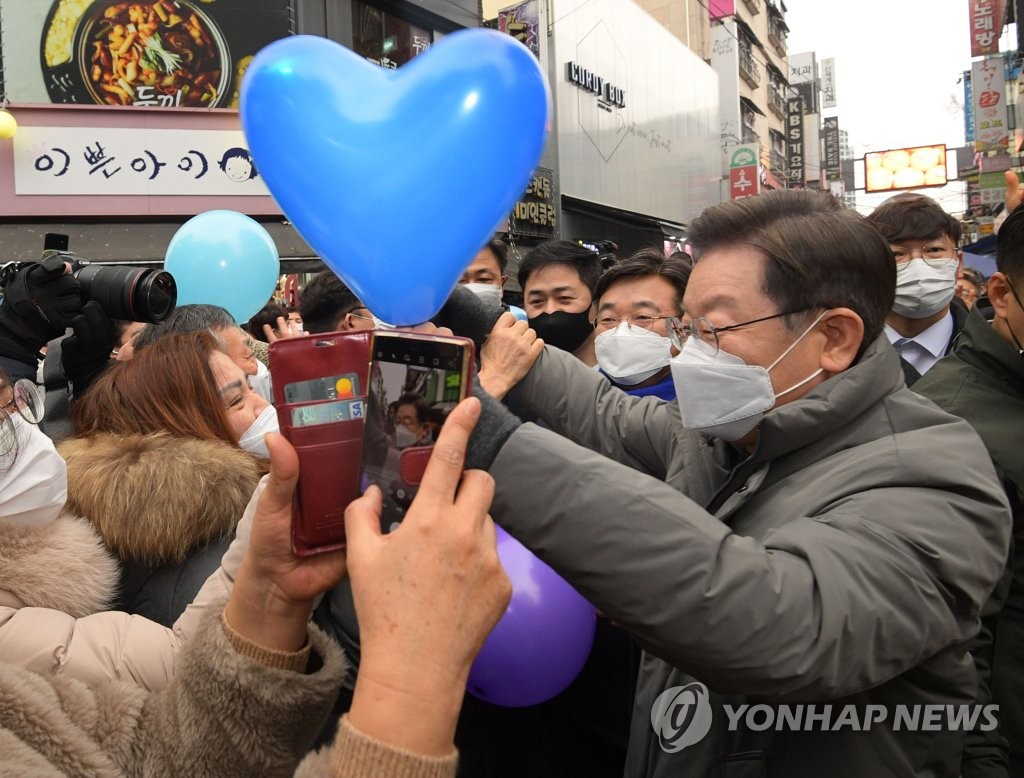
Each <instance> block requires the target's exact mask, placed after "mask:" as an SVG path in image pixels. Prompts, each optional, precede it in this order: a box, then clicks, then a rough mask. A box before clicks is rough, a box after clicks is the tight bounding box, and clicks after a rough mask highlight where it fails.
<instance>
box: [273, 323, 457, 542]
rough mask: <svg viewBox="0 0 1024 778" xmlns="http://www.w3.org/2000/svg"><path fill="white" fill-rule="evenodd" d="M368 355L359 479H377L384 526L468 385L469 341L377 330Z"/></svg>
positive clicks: (397, 515) (395, 519) (398, 516)
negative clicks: (367, 379)
mask: <svg viewBox="0 0 1024 778" xmlns="http://www.w3.org/2000/svg"><path fill="white" fill-rule="evenodd" d="M370 355H371V360H370V369H369V384H368V389H367V397H366V415H365V420H364V427H363V447H362V448H363V452H362V453H363V463H362V473H361V483H360V487H361V490H362V491H365V490H366V488H367V487H368V486H369V485H370V484H377V486H379V487H380V489H381V492H382V493H383V498H384V499H383V503H384V504H383V510H382V512H381V529H382V530H383V531H384V532H389V531H391V530H392V529H393V528H394V527H396V526H397V525H398V524H400V523H401V521H402V518H403V517H404V516H405V512H406V511H407V510H408V508H409V506H410V504H411V503H412V500H413V498H414V497H415V496H416V491H417V488H418V486H419V483H420V479H421V478H422V477H423V472H424V470H425V468H426V463H427V460H428V459H429V458H430V454H431V452H432V450H433V445H434V441H435V440H436V437H437V434H438V432H439V431H440V429H441V427H442V426H443V424H444V420H445V418H446V417H447V415H448V413H449V412H450V411H451V410H452V409H453V408H454V407H455V406H456V405H458V403H459V401H460V400H462V399H464V398H465V397H468V396H469V394H470V393H471V390H472V381H473V365H474V349H473V341H472V340H470V339H468V338H458V337H453V336H443V335H421V334H417V333H412V332H402V331H400V330H395V331H376V332H374V333H373V336H372V339H371V342H370ZM275 380H276V378H275Z"/></svg>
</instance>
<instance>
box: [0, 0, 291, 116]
mask: <svg viewBox="0 0 1024 778" xmlns="http://www.w3.org/2000/svg"><path fill="white" fill-rule="evenodd" d="M289 5H290V4H289V2H288V0H217V2H212V3H211V2H198V0H175V2H167V0H164V1H163V2H161V1H160V0H138V1H137V2H120V3H113V2H88V0H33V1H32V2H26V0H0V31H2V36H3V40H2V44H3V45H2V49H3V52H4V86H5V88H6V93H7V94H6V96H7V99H8V100H10V101H11V102H18V103H85V104H92V105H138V106H148V107H161V108H177V107H182V108H236V107H237V106H238V88H239V85H240V84H241V80H242V73H243V72H244V71H245V68H246V67H247V66H248V64H249V62H251V61H252V58H253V56H254V55H255V54H256V52H258V51H259V50H260V49H262V48H263V47H264V46H266V45H267V44H268V43H271V42H272V41H274V40H277V39H278V38H284V37H286V36H287V35H289V34H290V33H291V32H292V31H293V30H292V28H291V21H290V14H289V10H288V8H289Z"/></svg>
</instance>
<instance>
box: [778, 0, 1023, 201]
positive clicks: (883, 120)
mask: <svg viewBox="0 0 1024 778" xmlns="http://www.w3.org/2000/svg"><path fill="white" fill-rule="evenodd" d="M782 2H784V3H785V6H786V9H787V11H786V24H787V25H788V26H789V29H790V32H789V39H788V49H789V53H790V55H793V54H799V53H801V52H805V51H814V52H815V53H816V55H817V59H818V62H819V66H820V62H821V60H822V59H826V58H828V57H835V60H836V102H837V106H836V108H835V109H834V110H833V109H825V110H824V111H823V115H824V116H838V117H839V127H840V129H844V130H847V131H848V132H849V134H850V144H851V146H852V147H853V151H854V155H855V156H856V157H857V158H860V157H862V156H863V155H864V152H865V151H884V150H886V149H894V148H901V147H906V146H925V145H930V144H935V143H945V144H946V145H947V147H949V148H955V147H958V146H962V145H963V144H964V117H963V99H964V92H963V84H961V83H958V82H959V81H960V79H961V76H962V75H963V72H964V71H965V70H969V69H970V66H971V45H970V35H969V27H968V0H860V2H858V3H836V2H829V1H828V0H782ZM1012 29H1013V28H1012V27H1011V28H1010V30H1011V31H1012ZM1015 46H1016V43H1015V38H1014V37H1011V36H1009V35H1007V36H1004V38H1003V46H1002V49H1004V50H1005V49H1007V48H1015ZM861 176H862V171H861V173H860V174H858V185H861V186H863V182H862V181H861V180H860V179H861ZM923 193H925V194H928V195H930V196H932V197H934V198H935V199H937V200H939V201H940V202H941V203H942V205H943V207H944V208H945V209H946V210H947V211H949V212H950V213H954V214H959V213H960V212H962V211H963V209H964V196H963V184H962V183H956V184H952V185H949V186H946V187H943V188H941V189H926V190H923ZM885 197H886V196H884V195H882V196H878V195H875V196H870V195H864V193H863V192H858V193H857V209H858V210H859V211H861V212H862V213H867V212H868V211H870V210H871V208H872V207H874V205H876V204H877V203H878V202H880V201H881V200H884V199H885Z"/></svg>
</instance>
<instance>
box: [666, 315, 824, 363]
mask: <svg viewBox="0 0 1024 778" xmlns="http://www.w3.org/2000/svg"><path fill="white" fill-rule="evenodd" d="M818 307H820V306H817V305H812V306H810V307H808V308H800V309H798V310H795V311H783V312H782V313H773V314H772V315H771V316H762V317H761V318H759V319H751V320H750V321H741V322H740V323H739V324H729V325H728V326H725V327H716V326H715V325H714V324H712V323H711V322H709V321H708V320H707V319H705V318H704V317H703V316H697V317H694V318H693V319H690V323H689V324H683V323H682V322H681V321H680V320H679V319H677V318H675V317H674V316H673V317H670V318H669V320H668V321H667V322H665V323H666V325H667V326H668V337H669V340H671V341H672V345H673V346H675V347H676V348H677V349H680V350H682V348H683V344H684V343H685V342H686V341H687V339H688V338H690V337H695V338H696V339H697V342H698V343H701V344H703V345H704V350H705V351H706V352H707V353H708V355H709V356H715V355H716V354H718V351H719V345H718V334H719V333H720V332H728V331H729V330H738V329H739V328H740V327H749V326H750V325H751V324H759V323H761V322H763V321H771V320H772V319H779V318H781V317H783V316H792V315H793V314H796V313H803V312H804V311H811V310H814V309H815V308H818Z"/></svg>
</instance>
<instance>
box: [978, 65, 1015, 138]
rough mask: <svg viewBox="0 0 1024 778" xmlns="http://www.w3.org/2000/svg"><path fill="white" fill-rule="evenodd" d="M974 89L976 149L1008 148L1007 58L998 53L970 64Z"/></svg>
mask: <svg viewBox="0 0 1024 778" xmlns="http://www.w3.org/2000/svg"><path fill="white" fill-rule="evenodd" d="M971 81H972V86H971V89H972V91H973V93H974V99H973V101H972V105H973V108H974V150H975V151H978V152H982V153H984V152H988V151H1004V152H1005V151H1006V150H1007V148H1008V147H1009V144H1010V136H1009V129H1008V127H1007V114H1006V60H1005V58H1004V57H1003V56H1002V55H1000V54H997V55H995V56H992V57H985V59H982V60H978V61H977V62H974V63H973V64H972V65H971Z"/></svg>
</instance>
